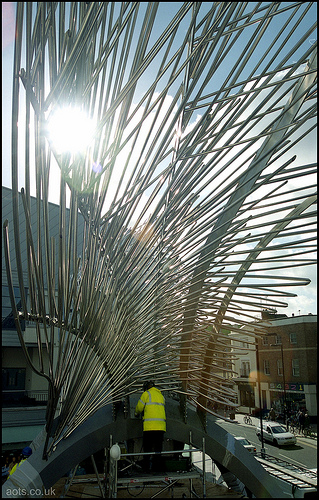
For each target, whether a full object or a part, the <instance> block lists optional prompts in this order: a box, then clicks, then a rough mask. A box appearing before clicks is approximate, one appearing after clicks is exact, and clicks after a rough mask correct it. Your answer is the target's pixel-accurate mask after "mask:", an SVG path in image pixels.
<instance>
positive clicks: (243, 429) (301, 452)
mask: <svg viewBox="0 0 319 500" xmlns="http://www.w3.org/2000/svg"><path fill="white" fill-rule="evenodd" d="M216 423H218V425H220V426H221V427H223V429H225V430H227V431H228V432H229V433H230V434H233V436H243V437H245V438H247V439H248V440H249V441H250V442H251V443H252V444H254V445H255V446H256V449H257V452H258V451H260V450H261V442H260V441H259V439H258V437H257V435H256V426H255V425H249V426H248V425H243V424H241V423H232V422H226V421H223V420H218V422H216ZM265 450H266V453H267V454H268V455H272V456H273V457H278V458H280V459H282V460H286V461H287V462H290V463H292V464H295V465H301V466H303V467H307V468H308V469H316V468H317V442H316V440H314V439H309V438H299V437H298V436H297V444H296V445H291V446H282V447H280V448H278V447H276V446H274V445H272V444H271V443H268V442H265Z"/></svg>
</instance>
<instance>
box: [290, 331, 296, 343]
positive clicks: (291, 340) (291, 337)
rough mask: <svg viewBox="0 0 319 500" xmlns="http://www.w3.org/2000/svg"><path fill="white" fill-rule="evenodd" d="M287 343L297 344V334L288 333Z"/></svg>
mask: <svg viewBox="0 0 319 500" xmlns="http://www.w3.org/2000/svg"><path fill="white" fill-rule="evenodd" d="M289 342H290V343H291V344H297V333H296V332H291V333H289Z"/></svg>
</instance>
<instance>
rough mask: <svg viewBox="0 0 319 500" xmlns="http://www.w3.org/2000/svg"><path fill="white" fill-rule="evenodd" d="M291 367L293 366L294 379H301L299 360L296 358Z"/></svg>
mask: <svg viewBox="0 0 319 500" xmlns="http://www.w3.org/2000/svg"><path fill="white" fill-rule="evenodd" d="M291 365H292V375H293V376H294V377H299V376H300V365H299V359H298V358H294V359H292V360H291Z"/></svg>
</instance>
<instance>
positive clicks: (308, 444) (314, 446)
mask: <svg viewBox="0 0 319 500" xmlns="http://www.w3.org/2000/svg"><path fill="white" fill-rule="evenodd" d="M297 444H299V445H300V446H301V445H305V446H310V448H315V449H317V445H316V444H312V443H305V442H304V441H297Z"/></svg>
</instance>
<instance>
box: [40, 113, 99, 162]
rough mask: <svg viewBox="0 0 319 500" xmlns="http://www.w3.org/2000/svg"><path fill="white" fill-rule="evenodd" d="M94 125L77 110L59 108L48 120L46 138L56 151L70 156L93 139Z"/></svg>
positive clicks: (84, 114)
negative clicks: (68, 153)
mask: <svg viewBox="0 0 319 500" xmlns="http://www.w3.org/2000/svg"><path fill="white" fill-rule="evenodd" d="M94 129H95V124H94V121H93V120H92V119H90V118H89V117H88V115H87V114H86V113H85V112H83V111H81V110H80V109H77V108H71V107H67V108H60V109H58V110H57V111H55V112H54V113H53V114H52V116H50V117H49V119H48V126H47V131H48V137H49V140H50V142H51V143H52V145H53V146H54V148H55V149H56V151H57V152H58V153H59V154H61V153H66V152H70V153H72V154H75V153H78V152H81V151H83V150H84V149H85V148H86V147H87V146H88V145H89V144H90V142H91V140H92V139H93V134H94Z"/></svg>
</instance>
